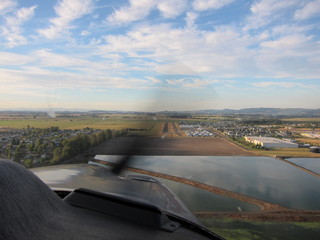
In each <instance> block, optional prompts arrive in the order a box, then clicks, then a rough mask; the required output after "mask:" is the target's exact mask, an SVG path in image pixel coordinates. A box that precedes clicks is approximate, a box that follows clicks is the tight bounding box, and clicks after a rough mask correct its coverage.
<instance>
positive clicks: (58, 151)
mask: <svg viewBox="0 0 320 240" xmlns="http://www.w3.org/2000/svg"><path fill="white" fill-rule="evenodd" d="M60 161H61V148H55V149H54V150H53V153H52V159H51V163H57V162H60Z"/></svg>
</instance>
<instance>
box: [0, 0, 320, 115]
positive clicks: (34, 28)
mask: <svg viewBox="0 0 320 240" xmlns="http://www.w3.org/2000/svg"><path fill="white" fill-rule="evenodd" d="M319 90H320V0H281V1H279V0H254V1H247V0H190V1H189V0H129V1H123V0H58V1H54V0H52V1H43V0H28V1H25V0H17V1H15V0H1V1H0V109H1V110H12V109H39V108H41V109H48V110H50V111H51V110H53V111H54V110H57V109H94V110H124V111H128V110H130V111H160V110H200V109H224V108H231V109H241V108H251V107H278V108H288V107H289V108H295V107H302V108H320V93H319Z"/></svg>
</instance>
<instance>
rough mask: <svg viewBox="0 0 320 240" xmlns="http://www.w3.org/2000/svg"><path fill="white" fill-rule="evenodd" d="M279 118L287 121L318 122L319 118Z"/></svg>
mask: <svg viewBox="0 0 320 240" xmlns="http://www.w3.org/2000/svg"><path fill="white" fill-rule="evenodd" d="M281 120H282V121H288V122H320V118H284V119H281Z"/></svg>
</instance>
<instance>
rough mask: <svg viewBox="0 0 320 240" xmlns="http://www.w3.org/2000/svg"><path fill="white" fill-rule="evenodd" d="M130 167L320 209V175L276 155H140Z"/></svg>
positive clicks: (291, 206)
mask: <svg viewBox="0 0 320 240" xmlns="http://www.w3.org/2000/svg"><path fill="white" fill-rule="evenodd" d="M96 159H102V160H106V161H110V162H115V161H116V160H117V157H116V156H104V155H98V156H96ZM130 166H132V167H136V168H142V169H146V170H150V171H155V172H160V173H165V174H169V175H174V176H179V177H184V178H188V179H191V180H194V181H198V182H202V183H205V184H209V185H213V186H216V187H220V188H224V189H227V190H230V191H234V192H238V193H241V194H245V195H248V196H251V197H254V198H259V199H262V200H265V201H269V202H272V203H275V204H280V205H283V206H285V207H289V208H295V209H310V210H320V201H319V199H320V178H318V177H315V176H313V175H310V174H308V173H306V172H304V171H302V170H301V169H298V168H296V167H294V166H291V165H289V164H287V163H285V162H282V161H279V160H277V159H274V158H269V157H242V156H241V157H225V156H223V157H220V156H137V157H135V158H134V161H132V162H131V163H130ZM193 194H194V193H193ZM195 195H196V194H195ZM182 200H183V201H185V200H184V199H183V198H182Z"/></svg>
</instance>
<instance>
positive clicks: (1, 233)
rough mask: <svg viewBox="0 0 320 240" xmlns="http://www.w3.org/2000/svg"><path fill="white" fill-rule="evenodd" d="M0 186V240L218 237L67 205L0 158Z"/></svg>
mask: <svg viewBox="0 0 320 240" xmlns="http://www.w3.org/2000/svg"><path fill="white" fill-rule="evenodd" d="M0 189H1V194H0V216H1V217H0V239H10V240H14V239H19V240H20V239H22V240H23V239H35V240H37V239H219V238H216V237H215V235H213V234H210V233H206V232H205V231H198V232H201V234H199V233H197V231H193V230H190V228H189V225H188V224H186V223H184V222H183V221H182V222H180V223H181V227H179V228H178V229H177V230H176V231H174V232H167V231H163V230H160V229H157V228H152V227H151V228H150V227H148V226H146V225H142V224H138V223H135V222H132V221H129V220H127V219H126V220H125V219H122V218H121V217H115V216H111V215H108V214H105V213H102V212H99V211H97V209H95V210H92V209H91V210H90V208H88V209H85V208H79V207H75V206H72V205H69V204H68V203H67V202H65V201H63V200H62V199H60V198H59V197H58V196H57V195H56V194H55V193H54V192H53V191H52V190H51V189H50V188H49V187H48V186H47V185H46V184H44V183H43V182H42V181H41V180H40V179H39V178H38V177H37V176H35V175H34V174H33V173H32V172H30V171H29V170H27V169H26V168H24V167H23V166H20V165H19V164H17V163H14V162H12V161H8V160H0ZM138 217H139V216H138ZM195 229H196V228H195ZM200 230H201V229H200Z"/></svg>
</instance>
